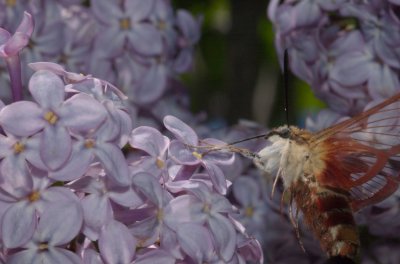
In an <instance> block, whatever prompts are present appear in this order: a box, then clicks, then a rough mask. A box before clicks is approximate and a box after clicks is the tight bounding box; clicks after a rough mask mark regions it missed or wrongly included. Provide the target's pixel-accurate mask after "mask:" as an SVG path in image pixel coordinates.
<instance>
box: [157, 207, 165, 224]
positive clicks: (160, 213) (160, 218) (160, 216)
mask: <svg viewBox="0 0 400 264" xmlns="http://www.w3.org/2000/svg"><path fill="white" fill-rule="evenodd" d="M163 218H164V211H163V209H159V210H158V211H157V220H158V221H161V220H162V219H163Z"/></svg>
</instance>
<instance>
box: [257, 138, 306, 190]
mask: <svg viewBox="0 0 400 264" xmlns="http://www.w3.org/2000/svg"><path fill="white" fill-rule="evenodd" d="M269 141H271V142H272V144H271V145H269V146H267V147H265V148H263V149H262V150H260V152H258V155H259V158H255V159H254V163H255V164H256V166H257V167H258V168H260V169H261V170H263V171H265V172H267V173H268V174H269V175H271V176H272V177H275V176H276V177H282V179H283V183H284V186H285V188H288V187H289V186H290V185H291V184H292V183H293V182H294V181H297V180H298V179H299V178H300V177H301V176H302V175H303V174H304V173H303V171H304V166H305V165H306V164H307V161H308V158H309V156H310V153H309V148H308V147H307V146H306V145H301V144H298V143H296V142H295V141H293V140H291V139H289V138H282V137H280V136H278V135H273V136H271V137H270V138H269Z"/></svg>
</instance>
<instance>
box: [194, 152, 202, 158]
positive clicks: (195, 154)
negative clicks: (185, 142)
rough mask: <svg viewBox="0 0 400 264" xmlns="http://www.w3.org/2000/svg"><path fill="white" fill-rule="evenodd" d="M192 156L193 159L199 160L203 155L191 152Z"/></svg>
mask: <svg viewBox="0 0 400 264" xmlns="http://www.w3.org/2000/svg"><path fill="white" fill-rule="evenodd" d="M192 155H193V156H195V157H196V158H198V159H201V158H202V157H203V155H201V154H200V153H198V152H196V151H193V152H192Z"/></svg>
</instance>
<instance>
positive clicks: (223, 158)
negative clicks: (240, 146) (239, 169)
mask: <svg viewBox="0 0 400 264" xmlns="http://www.w3.org/2000/svg"><path fill="white" fill-rule="evenodd" d="M203 142H204V144H203V145H205V146H209V145H211V146H224V145H226V143H224V142H222V141H220V140H217V139H212V138H207V139H204V140H203ZM203 160H204V161H205V160H207V161H209V162H213V163H216V164H220V165H232V164H233V163H234V161H235V155H234V154H233V153H230V152H222V151H211V152H207V155H204V157H203Z"/></svg>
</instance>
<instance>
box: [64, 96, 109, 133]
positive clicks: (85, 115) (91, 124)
mask: <svg viewBox="0 0 400 264" xmlns="http://www.w3.org/2000/svg"><path fill="white" fill-rule="evenodd" d="M58 113H59V115H60V119H61V120H62V122H63V124H65V125H66V126H67V127H68V128H70V129H72V130H73V131H87V130H89V129H92V128H96V127H97V126H99V125H100V124H101V123H102V122H103V121H104V120H105V118H106V116H107V111H106V109H105V108H104V106H103V105H102V104H101V103H99V102H98V101H97V100H95V99H93V97H91V96H89V95H86V94H76V95H74V96H72V97H71V98H69V99H68V100H66V101H65V103H64V104H63V106H62V108H61V109H60V110H59V112H58Z"/></svg>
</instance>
